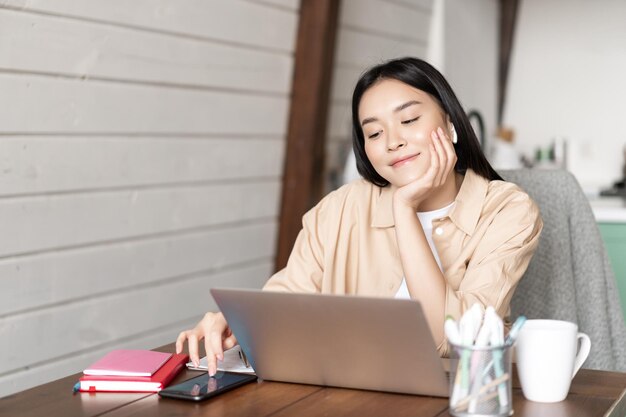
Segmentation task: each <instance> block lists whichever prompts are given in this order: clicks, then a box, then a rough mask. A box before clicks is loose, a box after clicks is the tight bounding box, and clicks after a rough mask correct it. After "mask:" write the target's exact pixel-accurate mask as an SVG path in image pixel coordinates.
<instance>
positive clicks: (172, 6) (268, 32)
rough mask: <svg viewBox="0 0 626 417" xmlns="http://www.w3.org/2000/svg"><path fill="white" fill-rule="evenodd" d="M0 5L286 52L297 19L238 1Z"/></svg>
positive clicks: (63, 0) (19, 1)
mask: <svg viewBox="0 0 626 417" xmlns="http://www.w3.org/2000/svg"><path fill="white" fill-rule="evenodd" d="M0 6H5V7H12V8H18V9H19V10H24V11H34V12H44V13H53V14H56V15H61V16H68V17H72V18H76V19H82V20H91V21H94V23H95V22H103V23H110V24H114V25H125V26H131V27H135V28H137V29H145V30H154V31H160V32H167V33H170V34H173V35H180V36H187V37H199V38H204V39H211V40H215V41H222V42H225V43H229V44H239V45H241V46H243V47H248V48H252V47H255V46H257V47H263V48H267V49H269V50H275V51H279V52H282V53H286V54H287V55H290V54H291V52H292V51H293V46H294V41H295V34H296V28H297V23H298V19H297V18H298V16H297V14H296V13H295V12H294V11H289V10H284V9H280V8H276V7H267V5H263V4H258V3H252V2H246V1H242V0H212V1H211V2H210V3H207V2H206V1H205V0H178V1H176V2H171V1H168V0H133V1H132V2H129V1H126V0H108V1H106V2H102V1H99V0H55V1H47V0H0Z"/></svg>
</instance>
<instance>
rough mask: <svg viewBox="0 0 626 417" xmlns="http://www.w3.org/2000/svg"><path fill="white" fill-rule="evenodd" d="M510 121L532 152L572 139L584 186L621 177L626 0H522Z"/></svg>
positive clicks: (574, 165) (573, 166) (573, 164)
mask: <svg viewBox="0 0 626 417" xmlns="http://www.w3.org/2000/svg"><path fill="white" fill-rule="evenodd" d="M518 17H519V21H518V26H517V31H516V38H515V43H514V50H513V57H512V62H511V64H512V65H511V72H510V75H509V92H508V99H507V105H506V109H505V122H506V123H507V124H509V125H510V126H512V127H513V128H514V129H515V131H516V133H517V138H516V142H517V144H518V146H519V147H520V148H521V149H522V150H524V151H525V152H527V153H529V154H531V153H532V151H533V150H534V149H535V148H536V147H537V146H546V145H549V143H550V141H551V140H552V139H553V138H554V137H555V136H564V137H565V138H567V140H568V141H569V160H568V162H569V166H568V168H569V169H570V170H571V171H572V172H573V173H574V175H575V176H576V177H577V178H578V180H579V182H581V184H582V185H583V187H584V188H588V189H593V188H597V187H606V186H608V185H609V184H610V183H612V182H613V181H615V180H616V179H618V178H620V177H621V167H622V164H623V160H624V157H623V154H622V149H623V147H624V145H625V144H626V129H624V124H623V121H624V111H625V109H626V105H624V95H625V94H626V77H624V74H626V52H625V51H626V49H625V45H626V24H625V22H626V2H624V1H623V0H600V1H593V2H591V1H586V0H550V1H542V0H526V1H522V2H520V10H519V15H518Z"/></svg>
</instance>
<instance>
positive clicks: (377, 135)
mask: <svg viewBox="0 0 626 417" xmlns="http://www.w3.org/2000/svg"><path fill="white" fill-rule="evenodd" d="M381 132H382V131H381V130H379V131H378V132H375V133H372V134H371V135H369V136H368V138H369V139H376V138H377V137H379V136H380V133H381Z"/></svg>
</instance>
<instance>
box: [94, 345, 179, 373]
mask: <svg viewBox="0 0 626 417" xmlns="http://www.w3.org/2000/svg"><path fill="white" fill-rule="evenodd" d="M171 356H172V354H171V353H164V352H155V351H153V350H129V349H118V350H112V351H111V352H109V353H107V354H106V355H104V357H102V358H101V359H99V360H98V361H96V362H95V363H92V364H91V365H90V366H89V367H87V369H85V370H84V371H83V373H84V374H85V375H119V376H151V375H153V374H154V373H155V372H156V371H157V370H158V369H159V368H160V367H161V366H163V364H164V363H165V362H167V360H168V359H169V358H170V357H171Z"/></svg>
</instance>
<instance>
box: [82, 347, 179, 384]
mask: <svg viewBox="0 0 626 417" xmlns="http://www.w3.org/2000/svg"><path fill="white" fill-rule="evenodd" d="M188 360H189V355H186V354H182V353H180V354H175V355H171V358H170V359H169V360H168V361H167V362H165V364H164V365H163V366H162V367H161V368H159V370H158V371H156V372H155V373H154V375H152V376H119V375H83V376H82V377H81V378H80V380H79V382H80V391H88V392H96V391H112V392H158V391H161V390H162V389H163V388H165V387H166V386H167V384H169V383H170V381H171V380H172V379H174V377H175V376H176V375H177V374H178V372H180V370H181V369H182V368H183V366H184V365H185V363H187V361H188Z"/></svg>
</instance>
